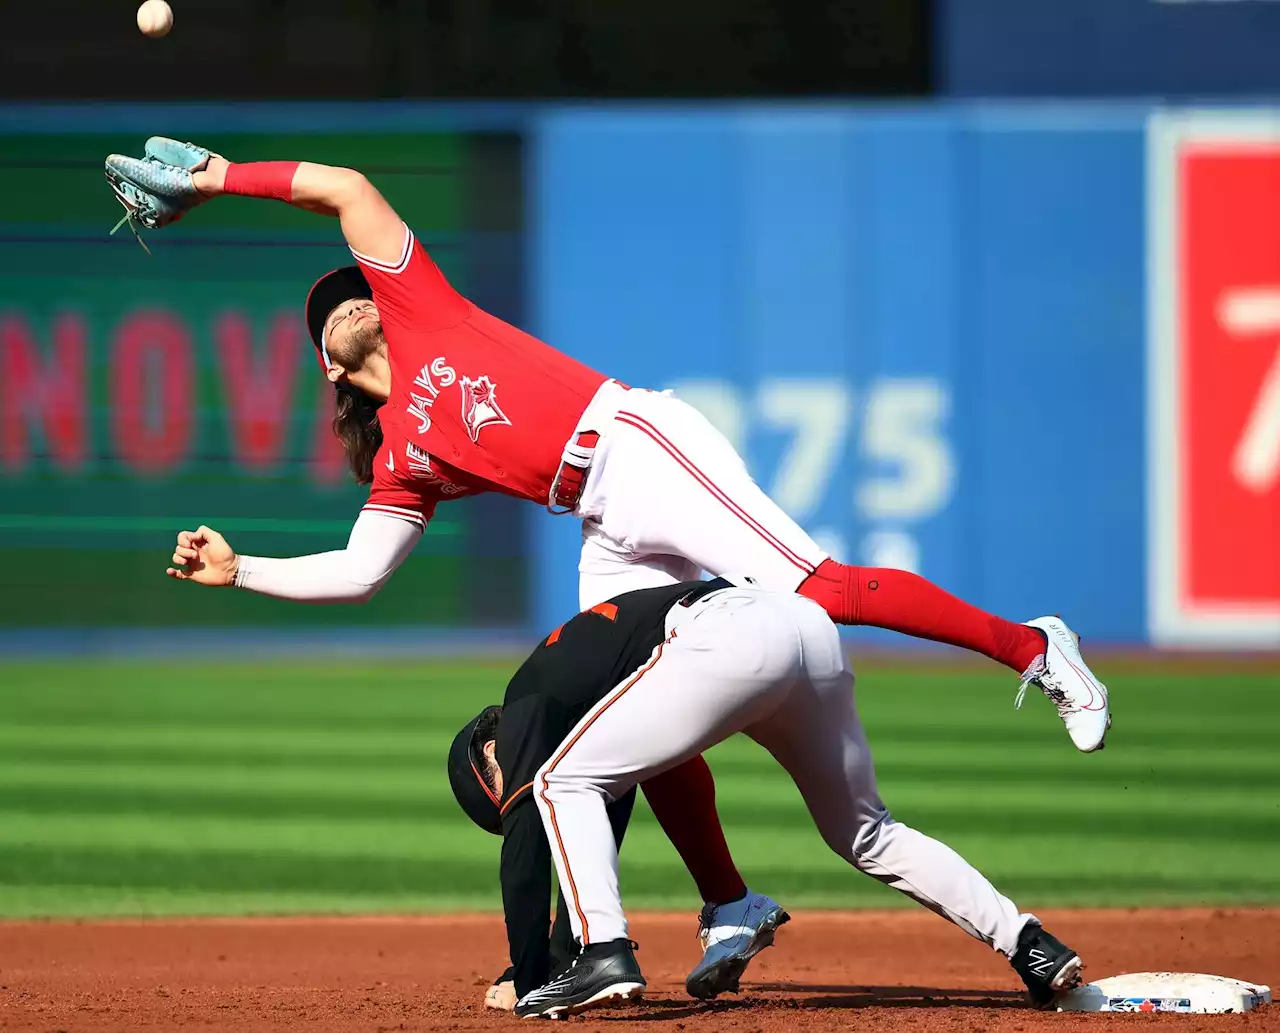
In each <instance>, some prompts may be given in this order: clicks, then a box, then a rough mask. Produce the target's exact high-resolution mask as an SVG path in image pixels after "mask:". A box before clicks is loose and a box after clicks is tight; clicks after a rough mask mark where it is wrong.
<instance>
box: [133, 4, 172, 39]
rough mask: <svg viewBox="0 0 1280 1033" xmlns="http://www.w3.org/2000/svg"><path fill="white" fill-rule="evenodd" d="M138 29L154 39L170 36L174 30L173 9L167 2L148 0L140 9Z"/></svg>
mask: <svg viewBox="0 0 1280 1033" xmlns="http://www.w3.org/2000/svg"><path fill="white" fill-rule="evenodd" d="M138 28H139V29H141V30H142V34H143V35H144V36H150V37H151V38H152V39H159V38H160V37H161V36H167V35H169V30H170V29H172V28H173V8H172V7H170V6H169V5H168V4H167V3H165V0H146V2H145V3H144V4H143V5H142V6H141V7H139V8H138Z"/></svg>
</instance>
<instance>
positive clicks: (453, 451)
mask: <svg viewBox="0 0 1280 1033" xmlns="http://www.w3.org/2000/svg"><path fill="white" fill-rule="evenodd" d="M352 254H353V255H355V258H356V261H357V262H359V263H360V267H361V269H362V271H363V272H364V274H365V278H366V279H367V280H368V281H369V286H370V288H371V289H372V291H373V300H374V303H375V304H376V305H377V306H378V315H379V318H380V320H381V323H382V331H383V334H384V335H385V336H386V339H387V352H388V357H389V359H390V362H391V395H390V398H389V399H388V400H387V403H386V405H384V406H383V407H382V410H381V412H380V414H379V418H380V420H381V422H382V425H383V432H384V434H385V433H386V432H387V430H388V427H389V425H391V424H397V425H398V431H397V433H398V435H399V436H400V437H402V438H403V440H404V441H405V442H407V443H409V444H412V445H413V446H414V447H415V448H416V449H418V450H419V453H418V460H417V461H418V462H424V461H425V462H427V463H428V464H429V466H430V468H431V469H432V471H433V472H434V476H435V477H436V478H438V479H440V480H441V481H443V482H447V483H448V484H450V485H454V486H458V487H462V488H463V489H464V492H465V493H467V494H470V493H473V492H476V491H500V492H505V493H506V494H509V495H515V496H517V497H519V498H526V499H529V500H531V501H533V502H537V503H539V504H545V503H546V502H547V497H548V495H549V493H550V490H551V483H552V481H553V480H554V478H555V474H556V471H557V470H558V469H559V466H560V459H561V454H562V452H563V450H564V446H565V443H566V442H567V441H568V440H569V437H570V436H571V435H572V434H573V431H574V428H575V426H576V425H577V421H578V418H579V417H580V416H581V415H582V411H583V410H584V409H585V408H586V407H587V403H588V402H590V401H591V399H592V397H593V396H594V395H595V393H596V391H597V390H598V389H599V387H600V385H601V384H603V383H604V381H605V377H604V376H603V375H602V374H600V373H597V372H595V370H592V369H590V368H588V367H587V366H584V365H582V363H580V362H577V361H576V360H574V359H571V358H569V357H568V356H566V355H562V354H561V353H560V352H558V351H556V350H555V349H554V348H552V347H550V346H549V345H546V344H544V343H543V342H542V341H539V340H538V339H537V338H536V337H532V336H530V335H529V334H526V333H525V332H524V331H522V330H519V329H517V328H516V327H514V326H511V325H510V324H508V323H504V322H503V321H502V320H500V319H498V318H496V317H495V316H491V315H490V314H489V313H487V312H485V311H484V310H483V309H481V308H479V307H478V306H476V305H474V304H472V303H471V302H470V301H468V300H467V299H466V298H464V297H462V295H460V294H459V293H458V292H457V291H456V290H454V289H453V287H452V286H451V285H450V284H449V281H448V280H446V279H445V277H444V274H443V273H442V272H441V271H440V269H439V268H438V267H437V266H436V264H435V262H433V261H432V260H431V258H430V256H429V255H428V254H427V252H426V250H425V249H424V248H423V247H422V245H421V243H419V242H418V240H417V239H416V238H415V237H414V235H413V233H412V232H411V231H410V230H409V228H408V227H407V226H406V227H405V230H404V245H403V248H402V251H401V255H400V258H399V260H398V261H396V262H395V263H393V264H389V263H385V262H378V261H376V260H374V259H372V258H370V257H369V256H368V255H362V254H360V253H359V252H356V251H353V252H352ZM423 456H426V457H429V458H428V459H426V460H423V459H422V457H423ZM400 458H401V457H400V455H399V454H397V455H396V456H395V457H394V461H395V462H397V463H398V462H400ZM464 492H459V493H456V494H462V493H464ZM440 497H448V496H445V495H443V494H442V495H441V496H440ZM437 501H439V498H437Z"/></svg>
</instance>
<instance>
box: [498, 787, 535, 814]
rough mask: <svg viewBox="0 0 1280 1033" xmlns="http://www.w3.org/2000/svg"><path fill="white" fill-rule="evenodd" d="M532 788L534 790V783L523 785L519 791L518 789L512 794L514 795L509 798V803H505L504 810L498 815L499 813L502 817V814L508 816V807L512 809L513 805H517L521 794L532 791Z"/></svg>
mask: <svg viewBox="0 0 1280 1033" xmlns="http://www.w3.org/2000/svg"><path fill="white" fill-rule="evenodd" d="M532 788H533V783H532V782H526V783H525V784H524V785H522V786H521V787H520V788H519V789H517V790H516V791H515V792H514V793H512V794H511V795H510V796H509V797H508V798H507V802H506V803H504V804H503V805H502V809H501V810H500V811H498V813H499V814H500V815H501V814H506V813H507V808H508V807H510V806H511V805H512V804H513V803H515V802H516V800H517V799H518V798H519V796H520V794H521V793H523V792H524V791H525V790H526V789H532Z"/></svg>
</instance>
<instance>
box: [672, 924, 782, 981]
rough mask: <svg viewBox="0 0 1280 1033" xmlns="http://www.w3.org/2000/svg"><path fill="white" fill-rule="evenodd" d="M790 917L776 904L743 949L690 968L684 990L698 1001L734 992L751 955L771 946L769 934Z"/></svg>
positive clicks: (749, 962)
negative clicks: (773, 910)
mask: <svg viewBox="0 0 1280 1033" xmlns="http://www.w3.org/2000/svg"><path fill="white" fill-rule="evenodd" d="M790 921H791V916H790V915H789V914H787V913H786V912H785V911H783V910H782V909H781V908H779V909H778V910H777V911H776V912H774V913H773V914H771V915H770V916H769V917H768V918H766V919H765V920H764V921H763V922H761V923H760V925H759V927H758V928H757V929H756V932H755V935H754V936H753V937H752V938H751V942H750V943H749V944H747V949H746V950H744V951H741V952H739V953H737V954H730V955H727V956H726V957H723V958H721V959H720V960H719V961H717V962H715V963H714V964H712V965H708V966H707V967H706V968H705V969H701V970H699V969H694V971H693V972H692V973H690V975H689V978H688V979H687V980H685V984H684V989H685V992H686V993H687V994H688V995H689V996H690V997H696V998H697V999H698V1000H700V1001H710V1000H712V999H714V998H715V997H717V996H719V995H720V994H726V993H733V994H736V993H737V992H738V980H740V979H741V978H742V973H744V972H745V971H746V970H747V966H748V965H749V964H751V959H752V958H754V957H755V956H756V955H757V954H759V953H760V952H761V951H762V950H764V949H765V948H766V947H772V946H773V934H774V933H776V932H777V931H778V926H780V925H786V924H787V923H788V922H790Z"/></svg>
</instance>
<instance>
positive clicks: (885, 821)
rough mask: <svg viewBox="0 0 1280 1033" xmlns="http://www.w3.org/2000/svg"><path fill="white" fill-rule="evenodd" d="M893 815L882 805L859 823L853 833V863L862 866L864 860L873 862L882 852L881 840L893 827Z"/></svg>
mask: <svg viewBox="0 0 1280 1033" xmlns="http://www.w3.org/2000/svg"><path fill="white" fill-rule="evenodd" d="M893 823H894V822H893V815H892V814H890V813H889V811H888V810H887V809H886V808H885V807H884V806H881V807H879V808H877V809H876V810H874V811H871V812H870V813H869V814H868V815H867V817H866V819H865V820H864V821H862V822H860V823H859V825H858V828H857V830H856V831H855V832H854V835H853V863H854V865H856V866H857V867H862V862H864V861H866V862H868V863H870V862H872V861H873V860H874V858H875V857H876V855H877V854H878V853H879V852H880V844H881V840H882V838H883V837H884V835H885V833H886V832H887V830H888V829H890V828H892V827H893Z"/></svg>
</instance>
